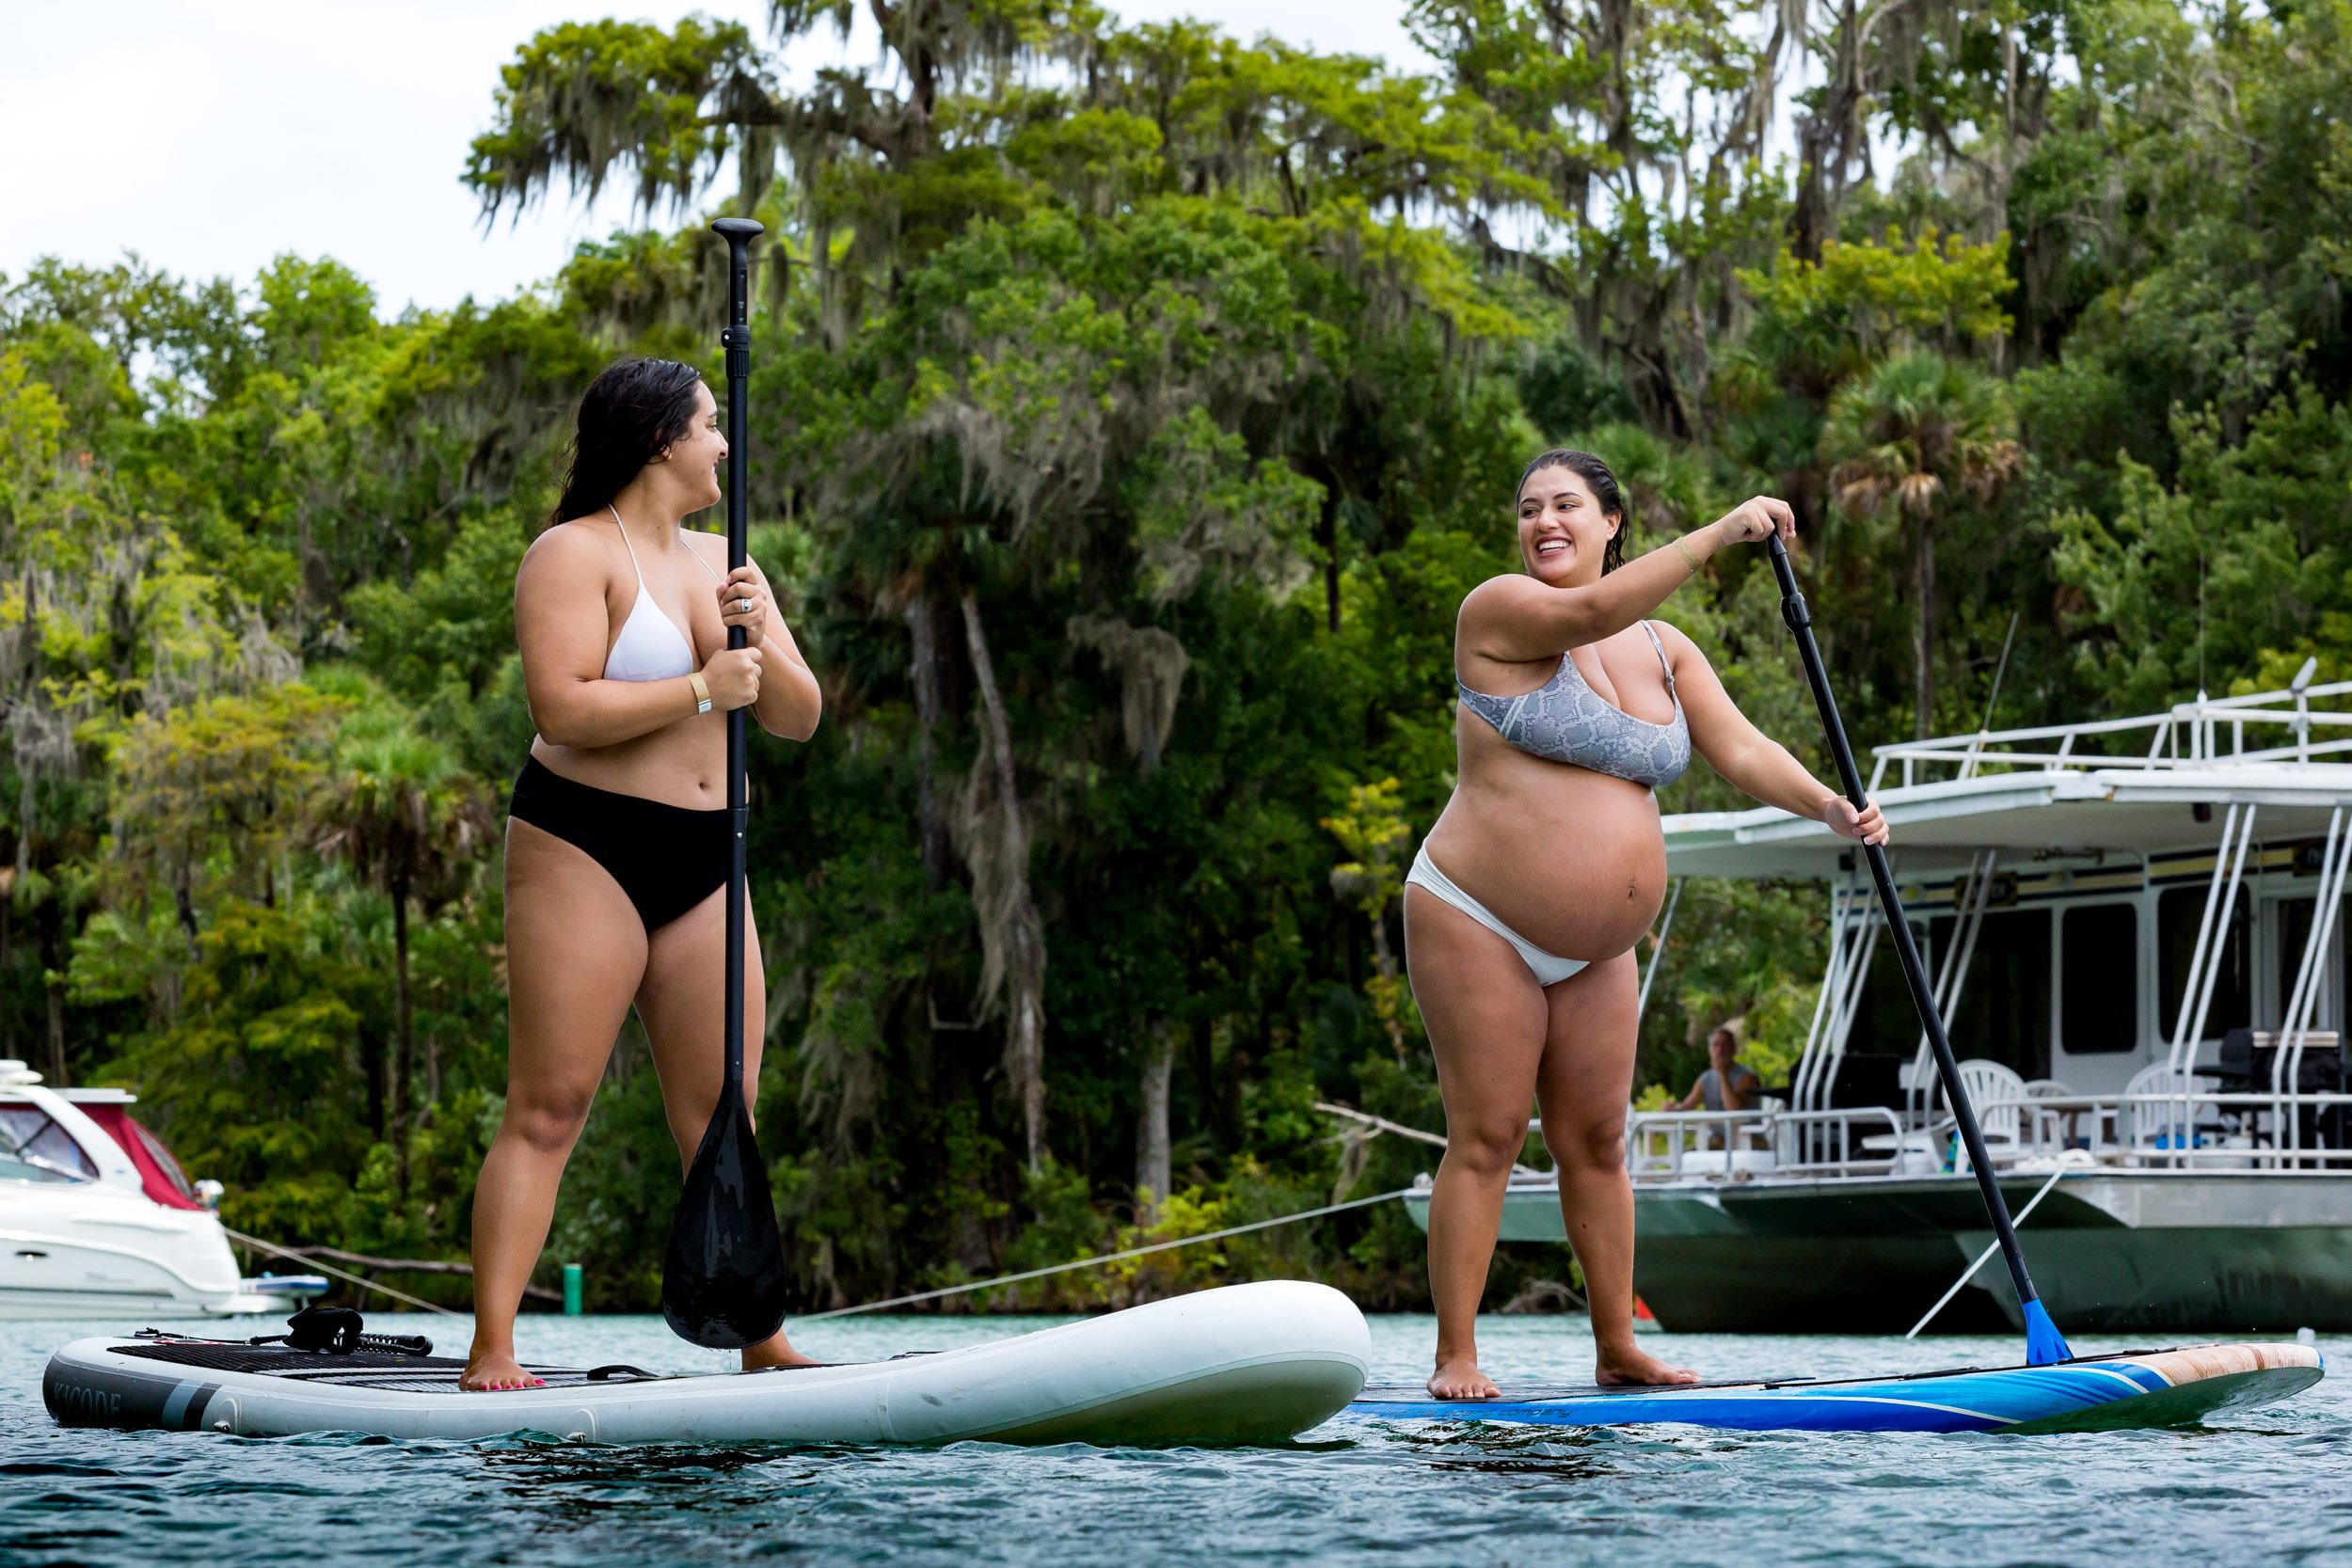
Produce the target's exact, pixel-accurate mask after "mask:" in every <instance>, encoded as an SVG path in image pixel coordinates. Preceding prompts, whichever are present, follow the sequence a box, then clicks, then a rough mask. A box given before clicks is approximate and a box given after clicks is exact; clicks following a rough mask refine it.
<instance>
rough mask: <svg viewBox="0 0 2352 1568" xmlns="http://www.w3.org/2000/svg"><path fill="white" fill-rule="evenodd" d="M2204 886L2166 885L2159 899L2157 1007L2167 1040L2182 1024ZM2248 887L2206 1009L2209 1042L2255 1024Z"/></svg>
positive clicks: (2233, 913)
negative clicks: (2179, 1021) (2210, 1004)
mask: <svg viewBox="0 0 2352 1568" xmlns="http://www.w3.org/2000/svg"><path fill="white" fill-rule="evenodd" d="M2205 892H2206V884H2205V883H2203V882H2198V883H2195V884H2193V885H2191V886H2188V887H2175V888H2167V889H2165V890H2164V893H2163V894H2162V895H2161V896H2159V897H2158V898H2157V899H2156V1006H2158V1007H2159V1008H2160V1009H2162V1011H2161V1012H2160V1013H2159V1015H2158V1016H2159V1017H2161V1018H2162V1019H2163V1021H2164V1029H2163V1033H2164V1035H2165V1037H2167V1038H2169V1037H2171V1034H2172V1031H2173V1030H2174V1029H2175V1028H2176V1027H2177V1026H2178V1025H2177V1023H2176V1022H2175V1021H2176V1020H2177V1019H2178V1018H2179V1017H2180V1006H2181V993H2182V992H2183V991H2185V990H2187V989H2188V960H2189V959H2190V958H2192V957H2194V956H2195V955H2196V952H2197V927H2198V925H2199V923H2200V922H2201V921H2202V920H2203V919H2204V918H2205ZM2248 892H2249V890H2248V889H2245V888H2240V889H2238V896H2237V905H2236V907H2235V908H2234V909H2233V910H2232V911H2230V929H2229V932H2228V936H2227V939H2226V940H2225V941H2224V942H2222V945H2221V973H2220V974H2219V976H2218V977H2217V979H2216V980H2215V981H2214V986H2213V1005H2212V1006H2210V1007H2209V1008H2208V1009H2207V1010H2206V1013H2205V1033H2204V1036H2203V1037H2204V1038H2206V1039H2209V1040H2212V1039H2219V1038H2220V1037H2222V1036H2223V1035H2224V1034H2226V1033H2227V1032H2229V1031H2230V1030H2232V1029H2242V1028H2244V1027H2246V1026H2247V1025H2249V1024H2250V1023H2252V1022H2254V1000H2253V999H2254V986H2253V980H2254V921H2253V911H2252V908H2251V905H2252V903H2253V900H2252V899H2251V898H2250V897H2249V896H2248Z"/></svg>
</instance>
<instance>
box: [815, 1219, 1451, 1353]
mask: <svg viewBox="0 0 2352 1568" xmlns="http://www.w3.org/2000/svg"><path fill="white" fill-rule="evenodd" d="M1412 1190H1413V1189H1412V1188H1410V1187H1399V1188H1398V1189H1397V1190H1396V1191H1395V1192H1392V1193H1377V1194H1375V1195H1374V1196H1371V1197H1351V1198H1349V1199H1348V1200H1347V1201H1346V1202H1344V1203H1327V1204H1325V1205H1324V1206H1323V1207H1322V1208H1320V1209H1309V1210H1305V1211H1303V1212H1299V1213H1295V1214H1282V1215H1279V1216H1278V1217H1276V1218H1274V1219H1270V1220H1251V1221H1250V1222H1249V1223H1248V1225H1231V1226H1227V1227H1225V1228H1224V1229H1222V1230H1211V1231H1206V1232H1204V1233H1202V1234H1201V1235H1199V1236H1180V1237H1178V1238H1177V1239H1176V1240H1174V1241H1172V1242H1154V1243H1152V1244H1151V1245H1150V1246H1138V1247H1129V1248H1127V1249H1126V1250H1125V1251H1124V1252H1106V1253H1104V1254H1103V1255H1102V1256H1101V1257H1099V1258H1081V1259H1078V1260H1077V1261H1076V1262H1073V1263H1056V1264H1054V1265H1053V1266H1051V1267H1050V1268H1042V1269H1025V1270H1023V1271H1022V1272H1021V1273H1019V1274H1004V1275H997V1276H996V1277H995V1278H993V1279H976V1280H974V1281H972V1282H971V1283H970V1284H968V1285H949V1286H947V1287H946V1288H945V1289H942V1290H937V1291H915V1292H914V1294H913V1295H909V1296H892V1297H890V1298H889V1299H888V1300H887V1301H869V1302H866V1303H864V1304H863V1305H861V1306H857V1307H834V1308H833V1309H832V1310H831V1311H828V1312H800V1313H795V1314H794V1315H793V1318H792V1321H793V1322H794V1323H814V1322H816V1321H817V1320H818V1319H819V1318H848V1317H853V1316H855V1315H856V1314H858V1313H860V1312H881V1311H885V1310H887V1309H888V1308H890V1307H912V1306H914V1304H915V1303H916V1302H918V1301H937V1300H938V1299H939V1298H940V1297H942V1296H961V1295H968V1294H970V1293H971V1292H972V1291H992V1290H994V1289H995V1288H996V1287H997V1286H999V1285H1018V1284H1020V1283H1021V1282H1022V1281H1023V1280H1025V1279H1043V1278H1044V1277H1045V1276H1046V1275H1055V1274H1068V1273H1070V1272H1071V1271H1072V1270H1073V1269H1090V1268H1094V1267H1096V1266H1098V1265H1100V1264H1103V1263H1119V1262H1124V1261H1125V1260H1126V1259H1130V1258H1144V1257H1148V1256H1150V1255H1151V1254H1152V1253H1155V1252H1167V1251H1169V1250H1171V1249H1173V1248H1175V1247H1181V1246H1198V1245H1199V1244H1200V1243H1202V1242H1221V1241H1223V1240H1224V1239H1225V1238H1226V1237H1228V1236H1242V1235H1247V1234H1248V1232H1250V1231H1252V1230H1270V1229H1272V1228H1273V1227H1276V1226H1278V1225H1294V1224H1296V1223H1297V1222H1298V1221H1300V1220H1312V1219H1321V1218H1322V1217H1323V1216H1324V1215H1326V1214H1337V1213H1340V1212H1343V1211H1345V1210H1349V1209H1363V1208H1368V1207H1370V1206H1371V1205H1373V1204H1375V1203H1388V1202H1391V1201H1392V1200H1394V1199H1396V1198H1400V1197H1403V1196H1405V1195H1406V1194H1407V1193H1409V1192H1411V1191H1412Z"/></svg>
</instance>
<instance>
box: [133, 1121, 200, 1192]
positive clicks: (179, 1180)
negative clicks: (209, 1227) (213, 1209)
mask: <svg viewBox="0 0 2352 1568" xmlns="http://www.w3.org/2000/svg"><path fill="white" fill-rule="evenodd" d="M131 1131H132V1132H135V1133H137V1134H138V1139H139V1146H140V1147H141V1148H145V1149H146V1150H147V1157H148V1158H149V1159H151V1160H152V1161H154V1162H155V1166H156V1168H157V1169H158V1170H160V1171H162V1172H163V1173H164V1180H167V1181H168V1182H170V1183H171V1184H172V1186H173V1188H174V1189H175V1190H177V1191H178V1193H179V1194H180V1196H182V1197H184V1198H186V1199H187V1200H188V1201H189V1202H190V1203H195V1202H197V1201H199V1200H198V1198H197V1196H196V1189H195V1187H193V1186H191V1185H190V1184H189V1182H188V1173H187V1172H185V1171H183V1170H182V1169H181V1168H180V1162H179V1161H177V1160H175V1159H173V1158H172V1157H171V1150H169V1149H167V1148H165V1147H164V1140H163V1139H161V1138H159V1137H157V1136H155V1134H154V1133H152V1132H149V1131H148V1130H147V1129H146V1128H144V1127H141V1126H140V1125H139V1124H138V1123H137V1122H135V1121H134V1122H132V1123H131Z"/></svg>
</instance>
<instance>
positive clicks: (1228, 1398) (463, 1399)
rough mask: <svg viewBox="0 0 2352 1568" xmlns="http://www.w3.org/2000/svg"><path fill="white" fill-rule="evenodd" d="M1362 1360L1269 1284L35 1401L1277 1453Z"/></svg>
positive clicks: (256, 1357)
mask: <svg viewBox="0 0 2352 1568" xmlns="http://www.w3.org/2000/svg"><path fill="white" fill-rule="evenodd" d="M1371 1351H1372V1342H1371V1335H1370V1333H1369V1331H1368V1330H1367V1329H1366V1328H1365V1326H1364V1320H1363V1315H1362V1314H1361V1313H1359V1312H1358V1311H1357V1309H1356V1306H1355V1304H1354V1303H1353V1302H1351V1301H1349V1300H1348V1299H1347V1298H1346V1297H1345V1296H1343V1295H1342V1294H1340V1293H1339V1292H1338V1291H1333V1290H1330V1289H1328V1288H1327V1287H1325V1286H1321V1285H1311V1284H1305V1283H1301V1282H1296V1281H1268V1282H1263V1283H1260V1284H1255V1285H1233V1286H1227V1287H1225V1288H1223V1289H1221V1290H1214V1291H1200V1292H1197V1293H1196V1294H1193V1295H1188V1296H1181V1297H1178V1298H1176V1299H1174V1300H1170V1301H1160V1302H1152V1303H1151V1304H1149V1305H1147V1306H1143V1307H1132V1308H1130V1309H1128V1310H1127V1311H1124V1312H1113V1313H1110V1314H1108V1315H1106V1316H1104V1317H1100V1318H1093V1319H1089V1320H1088V1321H1086V1322H1083V1323H1067V1324H1064V1325H1062V1326H1060V1327H1057V1328H1049V1329H1043V1330H1041V1331H1039V1332H1038V1333H1035V1334H1024V1335H1020V1336H1017V1337H1015V1338H1008V1339H1000V1340H995V1341H993V1342H991V1343H988V1344H983V1345H974V1346H970V1347H968V1348H965V1349H961V1350H951V1351H941V1352H936V1353H932V1354H913V1355H904V1356H899V1357H898V1358H896V1359H893V1360H889V1361H878V1362H866V1363H858V1364H852V1365H847V1366H828V1367H807V1368H777V1369H772V1370H765V1371H753V1372H718V1373H706V1374H699V1375H687V1376H655V1375H652V1374H648V1373H644V1372H642V1371H639V1370H637V1369H635V1368H631V1367H596V1368H587V1369H569V1368H556V1367H533V1368H532V1371H533V1372H534V1373H536V1374H537V1375H538V1376H539V1377H540V1378H542V1379H544V1380H545V1382H546V1385H547V1386H545V1387H541V1388H524V1389H514V1390H506V1391H501V1392H497V1393H481V1394H474V1393H467V1392H465V1391H463V1390H462V1389H460V1388H459V1387H458V1386H457V1377H458V1374H459V1372H460V1371H462V1370H464V1363H463V1362H461V1361H457V1360H454V1359H452V1358H450V1357H446V1356H418V1355H404V1354H398V1353H393V1352H386V1351H376V1350H359V1351H356V1352H353V1353H351V1354H343V1355H335V1354H313V1353H310V1352H303V1351H294V1350H288V1349H285V1348H284V1347H280V1346H261V1345H251V1344H242V1343H235V1342H230V1341H224V1340H216V1339H185V1338H168V1337H165V1336H161V1335H152V1336H146V1337H139V1338H128V1339H123V1338H91V1339H80V1340H76V1341H75V1342H73V1343H72V1344H70V1345H68V1346H66V1347H65V1348H64V1349H63V1350H60V1351H58V1352H57V1353H56V1354H55V1355H54V1356H52V1357H51V1358H50V1361H49V1368H48V1370H47V1372H46V1373H45V1374H44V1376H43V1377H42V1379H41V1394H42V1397H43V1399H44V1401H45V1402H47V1404H48V1406H49V1412H50V1414H51V1415H52V1416H54V1417H55V1418H56V1419H57V1421H58V1422H59V1423H60V1424H62V1425H65V1426H83V1427H115V1428H121V1429H126V1430H133V1431H146V1430H163V1431H185V1432H219V1433H237V1434H240V1435H244V1436H269V1437H275V1436H290V1435H294V1434H295V1433H313V1432H347V1433H365V1434H369V1435H374V1436H383V1437H401V1438H456V1439H471V1438H482V1437H494V1436H501V1435H505V1434H508V1433H526V1432H527V1433H543V1434H546V1435H548V1436H552V1437H556V1438H562V1439H569V1440H572V1441H576V1442H591V1443H610V1444H646V1443H741V1442H781V1443H898V1444H940V1443H952V1442H959V1441H963V1440H967V1439H977V1440H985V1441H991V1442H1001V1443H1066V1442H1079V1443H1093V1444H1099V1445H1103V1446H1114V1445H1129V1444H1132V1445H1174V1444H1243V1443H1274V1442H1282V1441H1285V1440H1287V1439H1289V1438H1292V1437H1295V1436H1296V1435H1298V1434H1299V1433H1303V1432H1305V1431H1307V1430H1308V1429H1310V1428H1311V1427H1315V1426H1319V1425H1321V1424H1322V1423H1323V1422H1325V1421H1326V1420H1328V1419H1329V1418H1331V1417H1332V1416H1334V1415H1336V1414H1337V1413H1338V1412H1339V1411H1341V1410H1342V1409H1343V1408H1344V1407H1345V1406H1346V1404H1347V1402H1349V1401H1350V1400H1352V1399H1354V1398H1355V1397H1356V1395H1357V1394H1358V1393H1359V1392H1360V1391H1361V1389H1362V1388H1363V1385H1364V1370H1365V1366H1366V1363H1367V1362H1368V1360H1369V1359H1370V1356H1371Z"/></svg>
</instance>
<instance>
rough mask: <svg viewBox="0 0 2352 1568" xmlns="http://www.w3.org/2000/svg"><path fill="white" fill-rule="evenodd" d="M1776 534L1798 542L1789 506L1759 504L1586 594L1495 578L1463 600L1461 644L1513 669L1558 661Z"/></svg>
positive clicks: (1759, 499)
mask: <svg viewBox="0 0 2352 1568" xmlns="http://www.w3.org/2000/svg"><path fill="white" fill-rule="evenodd" d="M1775 532H1777V533H1778V534H1779V535H1780V536H1781V537H1782V538H1784V539H1794V538H1795V537H1796V536H1797V525H1796V515H1795V514H1794V513H1792V512H1790V511H1789V510H1788V502H1786V501H1782V500H1776V499H1773V498H1772V497H1771V496H1756V497H1754V498H1752V499H1748V500H1745V501H1742V502H1740V505H1739V506H1737V507H1735V508H1733V509H1732V510H1731V511H1730V512H1728V513H1726V514H1724V515H1723V516H1722V517H1720V518H1718V519H1716V520H1715V521H1714V522H1712V523H1709V524H1708V526H1707V527H1705V528H1703V529H1697V530H1694V531H1692V532H1690V533H1687V534H1684V535H1682V536H1681V537H1680V538H1677V539H1670V540H1668V541H1667V542H1666V543H1665V544H1663V545H1661V546H1659V547H1658V548H1657V549H1654V550H1652V551H1650V552H1649V553H1648V554H1647V555H1643V556H1638V557H1636V558H1635V559H1633V560H1631V561H1629V562H1626V563H1625V564H1624V565H1622V566H1620V567H1618V568H1617V569H1616V570H1615V571H1613V572H1611V573H1609V574H1608V575H1607V576H1605V577H1603V578H1601V579H1600V580H1599V581H1597V582H1594V583H1589V584H1586V585H1585V586H1583V587H1581V588H1554V587H1551V586H1549V585H1548V584H1546V583H1542V582H1539V581H1537V580H1536V579H1535V578H1532V577H1521V576H1518V575H1513V576H1510V577H1500V578H1491V579H1489V580H1488V581H1486V582H1483V583H1480V584H1479V585H1478V586H1477V587H1476V588H1473V589H1472V590H1470V594H1469V596H1468V597H1466V598H1465V599H1463V601H1462V612H1461V616H1460V618H1459V620H1458V621H1457V622H1456V624H1455V628H1454V635H1455V640H1456V641H1457V643H1458V644H1459V645H1460V646H1462V647H1464V648H1466V649H1468V650H1470V651H1471V652H1474V653H1476V654H1479V655H1480V656H1482V657H1486V658H1492V659H1498V660H1500V661H1502V662H1503V663H1506V664H1527V663H1533V662H1534V661H1535V660H1537V659H1542V658H1556V657H1559V656H1560V655H1562V654H1564V653H1566V652H1567V651H1568V650H1569V649H1570V648H1581V647H1583V646H1584V645H1586V644H1587V643H1591V642H1597V641H1600V640H1601V639H1602V638H1604V637H1612V636H1614V635H1615V634H1616V633H1618V632H1621V631H1623V630H1625V628H1626V627H1628V626H1631V625H1633V624H1634V623H1635V622H1636V621H1639V620H1642V619H1643V618H1645V616H1647V615H1648V614H1649V613H1650V611H1652V610H1656V609H1657V608H1658V607H1659V606H1660V605H1661V604H1664V603H1665V602H1666V596H1667V595H1668V594H1672V593H1673V592H1674V591H1675V590H1676V589H1677V588H1679V587H1681V586H1682V585H1683V584H1684V583H1686V582H1688V581H1690V580H1691V578H1692V576H1694V575H1695V574H1696V573H1697V571H1698V569H1699V567H1700V566H1701V565H1702V564H1704V563H1705V562H1706V561H1707V559H1708V557H1709V556H1711V555H1713V554H1714V553H1715V552H1716V551H1717V550H1720V549H1723V548H1724V547H1725V546H1731V545H1738V544H1745V543H1748V542H1750V541H1752V540H1757V539H1763V538H1767V537H1769V536H1770V535H1772V534H1773V533H1775Z"/></svg>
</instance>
